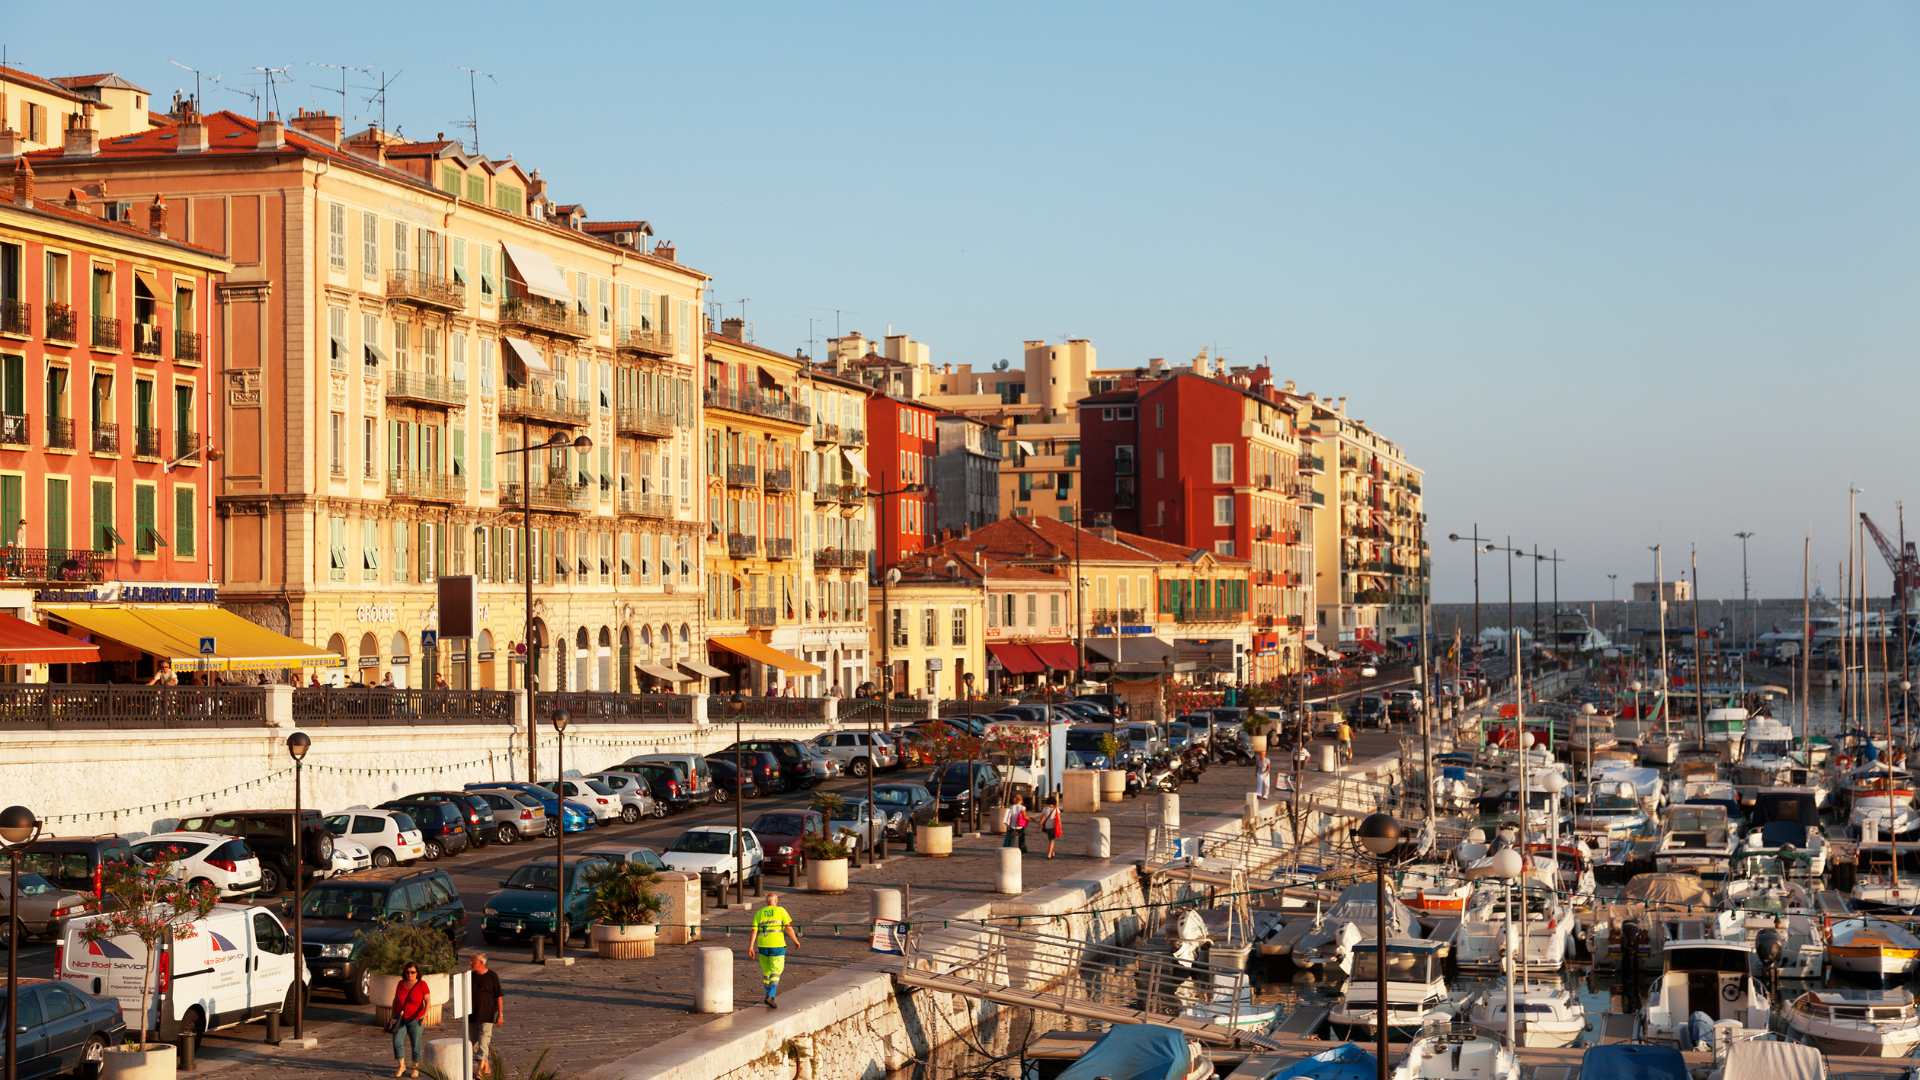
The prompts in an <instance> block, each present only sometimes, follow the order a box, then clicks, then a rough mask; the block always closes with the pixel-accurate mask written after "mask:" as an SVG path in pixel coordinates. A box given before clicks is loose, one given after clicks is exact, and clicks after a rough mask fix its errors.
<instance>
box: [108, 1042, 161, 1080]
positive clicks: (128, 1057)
mask: <svg viewBox="0 0 1920 1080" xmlns="http://www.w3.org/2000/svg"><path fill="white" fill-rule="evenodd" d="M101 1060H102V1064H101V1067H100V1075H101V1076H102V1077H103V1078H117V1080H173V1078H174V1076H175V1074H176V1073H178V1071H179V1067H180V1058H179V1051H178V1050H177V1049H175V1047H174V1046H173V1044H172V1043H147V1044H146V1045H145V1046H144V1047H141V1048H139V1049H125V1050H123V1049H121V1048H120V1047H117V1046H109V1047H107V1053H106V1056H105V1057H104V1058H102V1059H101Z"/></svg>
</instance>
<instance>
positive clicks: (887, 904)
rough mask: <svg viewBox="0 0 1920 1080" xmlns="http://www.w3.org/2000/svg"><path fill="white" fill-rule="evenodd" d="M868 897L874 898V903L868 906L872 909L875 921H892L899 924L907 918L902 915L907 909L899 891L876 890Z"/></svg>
mask: <svg viewBox="0 0 1920 1080" xmlns="http://www.w3.org/2000/svg"><path fill="white" fill-rule="evenodd" d="M867 895H868V896H870V897H872V902H871V903H870V904H869V905H868V906H869V907H870V908H871V909H872V910H871V914H872V916H873V918H874V919H875V920H879V919H892V920H893V921H894V922H899V921H900V920H901V919H903V918H905V917H906V916H905V915H903V914H902V912H904V911H905V910H906V908H905V905H904V904H902V902H901V897H900V890H899V889H875V890H873V891H872V892H871V893H868V894H867Z"/></svg>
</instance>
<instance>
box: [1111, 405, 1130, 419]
mask: <svg viewBox="0 0 1920 1080" xmlns="http://www.w3.org/2000/svg"><path fill="white" fill-rule="evenodd" d="M1113 418H1114V419H1115V420H1132V419H1133V406H1131V405H1122V406H1120V407H1118V408H1116V409H1114V410H1113Z"/></svg>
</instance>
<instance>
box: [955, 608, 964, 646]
mask: <svg viewBox="0 0 1920 1080" xmlns="http://www.w3.org/2000/svg"><path fill="white" fill-rule="evenodd" d="M952 643H953V644H955V645H965V644H966V643H967V609H966V608H963V607H957V608H954V609H953V638H952Z"/></svg>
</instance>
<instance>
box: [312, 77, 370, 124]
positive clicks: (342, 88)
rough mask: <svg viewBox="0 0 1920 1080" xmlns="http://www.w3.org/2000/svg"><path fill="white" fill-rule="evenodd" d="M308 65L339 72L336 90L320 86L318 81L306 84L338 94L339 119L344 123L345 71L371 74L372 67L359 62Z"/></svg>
mask: <svg viewBox="0 0 1920 1080" xmlns="http://www.w3.org/2000/svg"><path fill="white" fill-rule="evenodd" d="M308 66H309V67H317V68H326V69H327V70H329V71H337V72H339V73H340V89H338V90H335V89H334V88H333V87H331V86H322V85H320V84H319V83H309V84H308V85H309V86H312V87H313V88H314V89H315V90H325V91H326V92H327V93H329V94H339V95H340V120H341V122H342V123H345V122H346V119H347V72H349V71H358V72H360V73H361V74H363V75H371V74H373V69H372V68H370V67H362V66H360V65H359V64H322V63H313V64H309V65H308Z"/></svg>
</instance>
